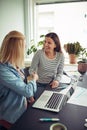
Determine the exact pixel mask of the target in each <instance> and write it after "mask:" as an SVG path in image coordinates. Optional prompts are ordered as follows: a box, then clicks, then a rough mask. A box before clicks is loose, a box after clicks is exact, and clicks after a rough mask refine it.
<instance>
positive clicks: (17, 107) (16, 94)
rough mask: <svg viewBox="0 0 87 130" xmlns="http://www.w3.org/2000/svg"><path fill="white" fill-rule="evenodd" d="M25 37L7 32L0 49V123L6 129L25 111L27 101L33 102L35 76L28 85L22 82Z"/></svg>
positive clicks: (17, 33) (13, 32) (35, 87)
mask: <svg viewBox="0 0 87 130" xmlns="http://www.w3.org/2000/svg"><path fill="white" fill-rule="evenodd" d="M24 50H25V37H24V35H23V34H22V33H21V32H18V31H11V32H9V33H8V34H7V35H6V36H5V38H4V40H3V42H2V45H1V49H0V122H1V123H2V124H3V122H5V124H6V123H7V127H10V124H13V123H15V121H16V120H17V119H18V118H19V117H20V116H21V115H22V114H23V113H24V111H26V109H27V104H28V102H27V99H30V100H31V102H32V101H34V98H33V96H34V93H35V92H36V90H37V86H36V80H37V79H38V75H37V74H35V73H34V74H32V76H33V79H32V80H31V81H30V82H29V83H27V84H26V83H25V82H24V78H25V77H24V74H23V72H22V71H21V68H23V65H24Z"/></svg>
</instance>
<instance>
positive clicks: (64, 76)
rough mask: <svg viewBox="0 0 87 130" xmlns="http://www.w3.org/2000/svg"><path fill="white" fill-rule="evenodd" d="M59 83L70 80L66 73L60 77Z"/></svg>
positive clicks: (67, 82)
mask: <svg viewBox="0 0 87 130" xmlns="http://www.w3.org/2000/svg"><path fill="white" fill-rule="evenodd" d="M60 82H61V83H66V84H69V83H70V82H71V78H70V77H68V76H67V75H64V74H63V76H62V79H61V81H60Z"/></svg>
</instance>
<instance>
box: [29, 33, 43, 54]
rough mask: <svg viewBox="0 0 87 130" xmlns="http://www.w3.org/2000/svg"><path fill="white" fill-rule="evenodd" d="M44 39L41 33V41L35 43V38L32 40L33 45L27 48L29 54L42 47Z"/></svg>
mask: <svg viewBox="0 0 87 130" xmlns="http://www.w3.org/2000/svg"><path fill="white" fill-rule="evenodd" d="M43 41H44V35H40V41H39V42H38V43H37V44H35V43H34V40H31V46H30V48H28V50H27V55H30V54H32V53H35V52H36V51H37V50H38V49H39V48H40V47H42V46H43Z"/></svg>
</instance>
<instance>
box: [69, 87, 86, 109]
mask: <svg viewBox="0 0 87 130" xmlns="http://www.w3.org/2000/svg"><path fill="white" fill-rule="evenodd" d="M68 103H71V104H76V105H80V106H86V107H87V89H86V88H82V87H79V86H78V87H77V88H76V90H75V92H74V94H73V95H72V96H71V98H70V99H69V100H68Z"/></svg>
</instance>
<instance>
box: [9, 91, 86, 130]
mask: <svg viewBox="0 0 87 130" xmlns="http://www.w3.org/2000/svg"><path fill="white" fill-rule="evenodd" d="M39 94H40V93H39ZM42 117H51V118H55V117H56V118H59V119H60V121H59V122H60V123H63V124H65V125H66V127H67V129H68V130H86V128H85V127H84V123H85V118H87V107H83V106H78V105H73V104H69V103H67V104H66V105H65V106H64V107H63V109H62V110H61V111H60V112H59V113H55V112H50V111H45V110H39V109H35V108H32V105H30V106H29V108H28V109H27V111H26V112H25V113H24V114H23V115H22V116H21V117H20V119H19V120H18V121H17V122H16V123H15V124H14V125H13V126H12V128H11V129H10V130H19V129H21V130H24V129H25V130H35V129H36V130H49V128H50V125H51V124H53V123H55V122H40V121H39V119H40V118H42Z"/></svg>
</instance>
